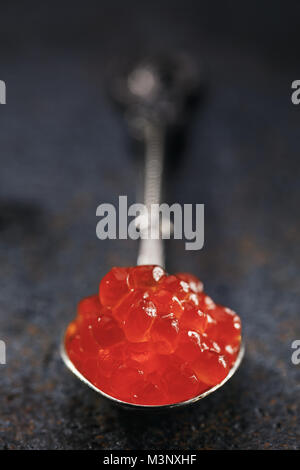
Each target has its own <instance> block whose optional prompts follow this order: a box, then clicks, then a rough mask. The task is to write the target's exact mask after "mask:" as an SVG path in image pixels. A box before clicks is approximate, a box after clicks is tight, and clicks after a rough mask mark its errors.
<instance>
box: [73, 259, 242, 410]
mask: <svg viewBox="0 0 300 470" xmlns="http://www.w3.org/2000/svg"><path fill="white" fill-rule="evenodd" d="M240 344H241V321H240V318H239V316H238V315H237V314H236V313H235V312H234V311H233V310H231V309H229V308H226V307H223V306H221V305H219V304H216V303H215V302H214V301H213V300H212V299H211V298H210V297H209V296H207V295H206V294H205V293H204V291H203V284H202V282H201V281H200V280H199V279H198V278H197V277H196V276H194V275H192V274H188V273H178V274H176V275H168V274H167V273H166V272H165V271H164V269H163V268H161V267H160V266H155V265H149V266H148V265H147V266H135V267H126V268H122V267H114V268H112V269H111V270H110V271H109V272H108V273H107V274H106V275H105V276H104V277H103V278H102V280H101V282H100V286H99V294H96V295H92V296H90V297H86V298H85V299H82V300H81V301H80V302H79V304H78V310H77V316H76V318H75V319H74V320H73V321H72V322H71V323H70V324H69V326H68V328H67V332H66V337H65V346H66V350H67V353H68V356H69V358H70V360H71V361H72V363H73V364H74V365H75V367H76V368H77V369H78V371H79V372H81V374H82V375H84V376H85V377H86V378H87V379H88V380H89V381H90V382H91V383H93V384H94V385H95V386H96V387H97V388H99V389H100V390H101V391H103V392H105V393H106V394H108V395H110V396H113V397H115V398H117V399H120V400H122V401H125V402H128V403H135V404H141V405H166V404H172V403H177V402H181V401H185V400H188V399H190V398H193V397H195V396H197V395H200V394H201V393H203V392H205V391H206V390H208V389H210V388H211V387H213V386H215V385H217V384H218V383H220V382H222V381H223V380H224V378H225V377H226V376H227V374H228V373H229V371H230V369H231V367H232V365H233V364H234V362H235V360H236V358H237V355H238V353H239V349H240Z"/></svg>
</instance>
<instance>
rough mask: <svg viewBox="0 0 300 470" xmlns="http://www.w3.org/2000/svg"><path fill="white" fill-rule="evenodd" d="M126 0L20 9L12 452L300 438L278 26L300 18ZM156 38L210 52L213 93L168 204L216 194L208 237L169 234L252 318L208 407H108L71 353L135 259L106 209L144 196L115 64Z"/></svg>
mask: <svg viewBox="0 0 300 470" xmlns="http://www.w3.org/2000/svg"><path fill="white" fill-rule="evenodd" d="M54 3H55V2H54ZM113 3H114V2H110V3H109V4H106V3H105V2H104V4H103V5H102V6H101V7H99V6H97V3H96V2H95V3H94V2H91V4H90V5H89V6H87V7H85V8H84V10H83V11H81V10H80V7H79V6H78V7H77V6H76V4H75V6H74V7H73V8H72V10H68V9H67V8H66V7H65V9H63V8H62V6H60V9H59V10H55V8H56V7H55V5H53V4H52V3H51V5H52V6H51V7H50V3H49V6H47V4H45V3H43V5H39V7H38V8H35V9H33V8H32V9H30V8H27V7H26V11H25V6H20V7H19V8H20V11H19V12H18V18H19V19H18V20H17V23H15V21H16V20H15V11H14V9H13V6H12V5H11V3H9V2H4V3H3V10H4V15H3V16H2V18H1V21H2V24H1V30H0V37H1V43H0V64H1V68H0V75H1V76H0V78H1V79H3V80H5V81H6V84H7V91H8V95H7V96H8V100H7V105H5V106H1V108H0V155H1V172H0V180H1V184H0V267H1V268H0V339H3V340H5V341H6V344H7V364H6V365H5V366H4V365H1V366H0V384H1V394H0V448H3V449H5V448H8V449H176V448H180V449H188V450H189V449H256V448H257V449H270V448H274V449H287V448H290V449H294V448H299V447H300V446H299V439H300V420H299V393H300V368H299V366H295V365H293V364H292V362H291V353H292V350H291V343H292V341H293V340H295V339H300V322H299V291H300V285H299V261H300V256H299V249H298V247H299V234H300V226H299V217H298V212H299V202H300V187H299V170H300V160H299V155H298V153H299V112H300V109H297V107H294V106H293V105H292V104H291V101H290V83H291V81H292V80H294V79H296V78H299V77H297V75H296V66H295V64H294V61H293V57H292V56H293V54H292V53H291V50H290V49H289V47H288V43H287V42H284V41H287V39H283V40H282V41H280V39H281V38H280V37H279V36H280V35H278V34H277V35H276V34H275V31H278V29H276V28H277V21H281V22H279V24H280V25H281V26H282V31H283V32H284V30H285V29H284V28H286V30H289V31H290V34H291V37H294V38H295V37H296V36H295V35H296V34H297V33H296V32H297V31H298V29H297V24H296V20H295V19H294V20H293V19H292V20H291V17H290V16H289V14H282V15H281V12H280V10H279V6H278V4H279V3H280V2H274V3H273V6H275V8H274V10H275V11H274V12H273V14H274V17H271V21H270V22H269V24H268V27H269V30H268V31H270V32H271V35H272V31H273V37H272V40H271V39H270V38H269V36H268V32H264V31H263V25H264V21H265V22H267V16H266V13H265V10H264V9H263V7H262V6H261V4H259V3H258V2H251V6H250V5H247V7H246V12H242V10H241V8H240V7H239V6H238V2H236V5H235V7H236V8H235V15H237V18H240V19H241V18H243V21H242V22H241V21H240V23H239V22H237V24H238V25H239V26H236V25H234V24H233V23H230V24H229V29H230V30H231V33H230V34H229V33H228V34H227V31H226V28H225V27H224V25H223V23H222V22H221V21H220V19H219V20H217V25H216V24H215V22H214V18H215V17H214V15H213V9H212V7H208V6H206V10H207V11H206V16H205V18H206V20H205V19H203V15H201V8H200V7H199V6H197V5H196V2H195V3H194V2H189V1H187V2H182V3H180V2H178V5H179V6H178V5H177V3H176V2H175V6H174V8H173V9H172V14H170V15H169V14H168V11H169V10H168V8H169V3H168V2H162V3H161V4H160V6H158V4H157V3H156V2H153V3H152V8H151V9H150V8H149V6H148V7H146V6H145V5H144V7H142V6H141V5H140V3H137V2H132V3H131V2H129V5H131V6H132V8H128V9H125V8H124V6H120V5H121V2H120V3H119V4H117V6H116V9H114V6H115V5H113ZM183 3H184V5H185V7H184V8H183ZM197 3H198V2H197ZM233 3H235V2H233ZM260 3H261V2H260ZM292 3H293V2H292ZM126 4H127V6H128V3H127V2H126ZM118 5H119V6H118ZM295 7H296V2H295ZM255 8H257V9H258V11H260V9H261V11H260V15H258V16H256V14H255ZM23 9H24V11H23ZM223 9H224V11H223ZM247 9H248V10H249V11H247ZM221 10H222V11H220V16H221V17H222V15H223V16H224V18H225V19H227V20H228V19H229V18H230V11H227V10H226V8H225V7H224V6H223V7H222V8H221ZM56 13H57V14H56ZM244 13H246V16H247V18H248V20H249V21H252V22H253V25H254V26H253V25H252V26H253V27H254V33H253V32H252V36H251V34H250V31H252V30H251V28H250V26H249V25H247V24H248V22H247V21H246V20H245V17H244V16H243V15H244ZM238 15H240V16H239V17H238ZM261 15H265V16H261ZM276 15H277V16H276ZM287 15H288V16H287ZM295 16H297V15H295ZM258 18H260V19H258ZM3 19H6V21H3ZM121 19H122V21H121ZM290 20H291V21H290ZM246 23H247V24H246ZM218 25H219V29H218ZM222 25H223V26H222ZM243 26H244V28H243ZM272 28H273V29H272ZM154 33H155V34H154ZM248 33H249V34H248ZM248 36H249V37H250V39H249V37H248ZM142 40H143V41H144V43H145V44H146V46H147V47H148V48H150V49H151V47H152V48H155V47H157V46H159V45H161V43H164V45H165V46H166V47H170V48H178V47H181V46H184V47H185V48H186V49H188V50H189V51H191V52H192V53H193V54H194V56H195V58H196V60H199V61H200V60H201V61H204V63H205V70H206V71H207V77H208V82H209V90H208V94H207V99H206V100H205V103H204V104H203V106H202V107H201V109H199V111H198V112H197V114H196V116H195V119H194V123H193V126H192V128H191V130H190V135H189V139H188V144H187V147H186V150H185V157H184V162H182V165H181V166H180V167H179V168H178V169H177V170H176V172H173V174H172V175H170V178H169V192H168V200H169V201H177V202H193V203H196V202H198V203H204V204H205V246H204V249H203V250H201V251H198V252H186V251H185V250H184V245H183V243H182V242H179V241H176V242H175V241H170V243H169V244H168V269H169V271H175V270H178V269H179V268H180V269H181V270H187V271H191V272H194V273H195V274H196V275H198V276H199V277H200V278H201V279H202V280H203V281H204V284H205V286H206V290H207V292H208V293H209V294H210V295H211V296H212V297H213V298H215V299H217V300H218V301H219V302H220V303H223V304H225V305H228V306H230V307H232V308H233V309H235V310H236V311H237V312H239V313H240V315H241V317H242V320H243V324H244V334H245V339H246V345H247V353H246V357H245V360H244V362H243V364H242V367H241V369H240V370H239V372H238V373H237V374H236V375H235V376H234V377H233V379H232V380H231V381H230V382H229V383H228V384H226V386H225V387H224V388H223V389H222V390H220V391H218V392H217V393H215V394H213V395H212V396H210V397H208V398H207V399H205V400H203V401H202V402H200V403H199V404H198V405H197V406H195V407H193V408H190V409H185V410H182V411H178V412H174V413H172V414H162V415H154V414H153V415H151V414H149V415H146V416H145V415H140V414H132V413H130V414H129V413H128V412H125V411H122V410H118V409H115V408H112V407H111V406H110V405H108V404H107V403H106V402H102V401H100V400H99V398H98V397H97V396H96V395H95V394H94V393H93V392H92V391H89V390H88V389H86V388H85V387H84V386H82V385H81V384H80V383H79V382H78V381H77V380H76V379H75V378H73V377H72V376H71V375H70V374H69V373H68V371H67V370H66V369H65V367H64V366H63V364H62V362H61V360H60V357H59V351H58V346H59V339H60V335H61V332H62V329H63V327H64V326H65V324H66V323H67V322H68V321H69V320H70V319H71V318H72V316H73V314H74V311H75V307H76V302H77V301H78V300H79V299H80V298H81V297H82V296H85V295H88V294H91V293H94V292H95V291H96V290H97V283H98V280H99V279H100V278H101V276H102V275H104V273H105V272H106V271H107V270H108V269H109V267H110V266H112V265H116V264H120V265H130V264H134V263H135V260H136V252H137V245H136V242H133V241H126V240H121V241H118V240H116V241H105V242H100V241H99V240H97V238H96V234H95V227H96V222H97V220H96V216H95V211H96V207H97V206H98V205H99V204H100V203H101V202H112V203H116V202H117V198H118V196H119V195H120V194H127V195H128V198H129V201H131V202H133V201H134V197H135V193H134V185H133V184H132V181H134V179H135V168H134V165H133V163H132V159H131V155H130V147H129V146H128V145H127V144H128V142H127V138H126V132H125V128H124V127H123V124H122V120H121V119H120V117H119V116H118V114H116V112H115V110H113V109H112V107H111V105H110V102H109V100H108V99H107V97H106V95H105V90H104V85H103V74H104V71H105V68H106V64H107V61H108V59H109V57H110V56H111V55H116V54H117V53H119V54H120V53H125V52H126V50H129V49H130V48H134V47H136V44H137V43H139V44H143V41H142ZM272 41H273V42H272ZM273 46H274V47H275V48H277V49H276V51H277V52H278V53H282V56H281V58H279V57H277V56H276V53H275V51H274V49H273ZM283 51H286V52H285V53H283ZM298 56H299V54H298Z"/></svg>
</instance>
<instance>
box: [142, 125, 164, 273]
mask: <svg viewBox="0 0 300 470" xmlns="http://www.w3.org/2000/svg"><path fill="white" fill-rule="evenodd" d="M164 134H165V132H164V128H163V126H162V124H157V123H155V122H152V121H150V120H146V122H145V124H144V142H145V169H144V205H145V207H146V209H147V213H146V216H145V218H144V221H145V223H143V226H142V227H141V228H140V231H141V241H140V246H139V252H138V258H137V264H138V265H144V264H157V265H159V266H162V267H164V263H165V259H164V258H165V257H164V246H163V240H162V238H161V234H160V232H161V231H160V220H159V211H158V206H159V204H160V202H161V193H162V178H163V166H164V140H165V138H164V137H165V135H164ZM150 214H151V217H150ZM154 234H155V235H154Z"/></svg>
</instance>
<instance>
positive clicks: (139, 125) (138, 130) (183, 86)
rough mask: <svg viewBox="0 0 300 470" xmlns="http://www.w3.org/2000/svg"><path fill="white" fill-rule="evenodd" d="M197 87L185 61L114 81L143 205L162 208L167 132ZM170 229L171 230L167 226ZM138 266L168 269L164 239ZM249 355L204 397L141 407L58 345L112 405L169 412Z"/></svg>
mask: <svg viewBox="0 0 300 470" xmlns="http://www.w3.org/2000/svg"><path fill="white" fill-rule="evenodd" d="M198 85H199V75H198V73H197V71H196V69H195V67H194V64H193V63H192V62H190V60H189V59H188V58H187V57H185V56H177V57H175V58H167V60H166V59H164V60H163V61H157V60H156V61H153V60H151V59H147V60H144V61H142V62H140V63H138V64H135V65H134V66H133V67H131V66H130V65H129V66H127V67H125V68H124V69H123V71H122V73H119V74H118V75H117V76H115V77H114V78H113V80H112V94H113V97H114V99H115V100H116V101H117V102H118V103H119V104H121V105H122V106H123V107H124V108H125V110H126V117H127V119H128V123H129V128H130V130H131V131H132V133H133V135H134V136H135V137H136V138H138V139H139V140H141V141H142V142H143V144H144V148H145V170H144V204H145V206H146V208H147V209H148V208H150V207H151V205H152V204H158V205H159V204H160V202H161V193H162V176H163V163H164V146H165V138H166V129H167V127H169V128H170V127H171V126H172V125H174V124H177V123H178V121H179V120H180V119H183V120H184V119H185V114H186V103H187V98H189V97H190V96H192V95H193V94H194V93H195V92H196V90H197V87H198ZM168 222H169V221H162V224H160V221H159V216H158V215H157V217H153V216H152V217H151V219H150V218H148V217H147V216H145V217H144V218H142V220H141V219H140V220H139V229H140V232H141V234H143V231H144V230H145V231H146V230H148V229H149V226H150V224H151V226H152V224H159V228H160V231H163V230H164V224H167V223H168ZM167 230H170V227H167ZM137 264H138V265H145V264H156V265H159V266H164V264H165V260H164V249H163V241H162V238H161V237H160V238H158V239H151V238H147V237H145V238H143V237H141V242H140V247H139V254H138V259H137ZM244 353H245V346H244V344H243V343H241V346H240V350H239V353H238V356H237V358H236V361H235V363H234V365H233V366H232V368H231V369H230V371H229V373H228V375H227V376H226V377H225V379H224V380H223V381H222V382H220V383H219V384H217V385H215V386H214V387H212V388H210V389H209V390H206V391H205V392H203V393H201V394H200V395H197V396H196V397H193V398H190V399H189V400H185V401H182V402H178V403H172V404H169V405H140V404H134V403H129V402H125V401H122V400H119V399H118V398H115V397H112V396H111V395H108V394H107V393H105V392H103V391H102V390H100V389H99V388H97V387H96V386H95V385H93V384H92V383H91V382H90V381H89V380H88V379H87V378H86V377H84V376H83V375H82V374H81V373H80V372H79V371H78V370H77V369H76V367H75V366H74V364H73V363H72V361H71V360H70V358H69V357H68V354H67V351H66V348H65V334H64V336H63V338H62V341H61V345H60V354H61V357H62V359H63V361H64V363H65V365H66V366H67V367H68V369H69V370H70V371H71V372H73V374H74V375H75V376H76V377H78V378H79V379H80V380H81V381H82V382H83V383H84V384H86V385H88V386H89V387H90V388H91V389H93V390H94V391H95V392H97V393H98V394H100V395H101V396H103V397H104V398H106V399H108V400H110V401H111V402H113V403H115V404H117V405H119V406H122V407H125V408H128V409H135V410H147V409H148V410H167V409H170V408H178V407H182V406H186V405H189V404H192V403H195V402H197V401H199V400H201V399H203V398H205V397H207V396H208V395H210V394H211V393H213V392H214V391H216V390H218V389H219V388H221V387H222V386H223V385H224V384H225V383H226V382H227V381H228V380H229V379H230V378H231V377H232V376H233V374H234V373H235V372H236V370H237V369H238V367H239V365H240V364H241V361H242V359H243V356H244Z"/></svg>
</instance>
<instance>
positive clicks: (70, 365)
mask: <svg viewBox="0 0 300 470" xmlns="http://www.w3.org/2000/svg"><path fill="white" fill-rule="evenodd" d="M244 354H245V345H244V343H243V342H242V343H241V346H240V350H239V353H238V356H237V358H236V361H235V363H234V365H233V366H232V368H231V369H230V371H229V373H228V375H227V376H226V377H225V379H224V380H222V382H220V383H218V384H217V385H215V386H214V387H212V388H210V389H209V390H206V391H205V392H203V393H201V394H200V395H197V396H195V397H193V398H190V399H189V400H184V401H181V402H177V403H171V404H168V405H140V404H134V403H129V402H126V401H122V400H119V399H118V398H115V397H112V396H111V395H108V394H107V393H105V392H103V391H102V390H100V389H99V388H98V387H96V386H95V385H93V384H92V383H91V382H90V381H89V380H88V379H87V378H86V377H84V375H82V374H81V372H79V370H78V369H76V367H75V366H74V364H73V362H72V361H71V360H70V358H69V356H68V353H67V351H66V348H65V337H63V338H62V341H61V345H60V355H61V358H62V360H63V361H64V363H65V365H66V366H67V368H68V369H69V370H70V371H71V372H72V373H73V374H74V375H75V376H76V377H77V378H78V379H79V380H81V382H83V383H84V384H85V385H87V386H88V387H90V388H91V389H92V390H94V391H95V392H97V393H98V394H99V395H101V396H102V397H104V398H106V399H108V400H110V401H111V402H112V403H113V404H115V405H117V406H120V407H122V408H126V409H130V410H143V411H146V410H148V411H164V410H168V409H171V408H179V407H183V406H187V405H191V404H192V403H196V402H197V401H199V400H202V399H203V398H205V397H207V396H208V395H210V394H211V393H213V392H215V391H216V390H218V389H219V388H221V387H222V386H223V385H225V383H226V382H227V381H228V380H229V379H230V378H231V377H232V376H233V374H234V373H235V372H236V371H237V369H238V368H239V366H240V364H241V362H242V359H243V357H244Z"/></svg>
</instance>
